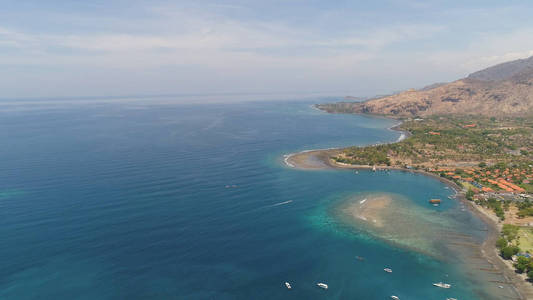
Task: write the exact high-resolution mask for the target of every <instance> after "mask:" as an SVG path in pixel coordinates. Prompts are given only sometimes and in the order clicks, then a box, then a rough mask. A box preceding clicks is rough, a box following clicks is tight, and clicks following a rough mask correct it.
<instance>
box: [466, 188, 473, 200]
mask: <svg viewBox="0 0 533 300" xmlns="http://www.w3.org/2000/svg"><path fill="white" fill-rule="evenodd" d="M465 196H466V199H467V200H469V201H472V200H473V199H474V191H472V189H468V191H467V192H466V195H465Z"/></svg>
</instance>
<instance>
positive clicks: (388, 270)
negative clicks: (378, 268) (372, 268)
mask: <svg viewBox="0 0 533 300" xmlns="http://www.w3.org/2000/svg"><path fill="white" fill-rule="evenodd" d="M383 271H385V272H387V273H392V269H391V268H385V269H383Z"/></svg>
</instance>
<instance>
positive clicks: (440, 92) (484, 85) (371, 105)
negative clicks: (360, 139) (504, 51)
mask: <svg viewBox="0 0 533 300" xmlns="http://www.w3.org/2000/svg"><path fill="white" fill-rule="evenodd" d="M317 107H318V108H319V109H322V110H325V111H328V112H344V113H367V114H378V115H388V116H397V117H412V116H427V115H436V114H480V115H485V116H525V115H531V114H533V56H532V57H529V58H526V59H519V60H514V61H510V62H505V63H502V64H498V65H495V66H492V67H489V68H486V69H483V70H480V71H477V72H474V73H472V74H470V75H468V76H467V77H465V78H463V79H459V80H456V81H453V82H450V83H438V84H433V85H430V86H427V87H425V88H422V89H420V90H414V89H411V90H407V91H403V92H400V93H396V94H393V95H389V96H384V97H378V98H373V99H370V100H367V101H364V102H341V103H334V104H322V105H317Z"/></svg>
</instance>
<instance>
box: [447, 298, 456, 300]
mask: <svg viewBox="0 0 533 300" xmlns="http://www.w3.org/2000/svg"><path fill="white" fill-rule="evenodd" d="M446 300H457V299H456V298H446Z"/></svg>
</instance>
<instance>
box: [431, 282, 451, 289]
mask: <svg viewBox="0 0 533 300" xmlns="http://www.w3.org/2000/svg"><path fill="white" fill-rule="evenodd" d="M433 285H434V286H436V287H440V288H443V289H449V288H451V287H452V285H451V284H448V283H443V282H437V283H434V284H433Z"/></svg>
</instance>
